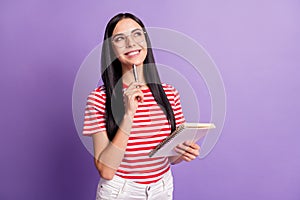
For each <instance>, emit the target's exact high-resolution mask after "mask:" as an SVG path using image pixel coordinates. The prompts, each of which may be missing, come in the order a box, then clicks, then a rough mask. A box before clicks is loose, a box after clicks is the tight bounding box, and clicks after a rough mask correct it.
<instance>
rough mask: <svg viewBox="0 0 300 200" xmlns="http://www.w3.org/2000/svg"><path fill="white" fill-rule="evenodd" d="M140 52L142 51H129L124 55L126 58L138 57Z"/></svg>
mask: <svg viewBox="0 0 300 200" xmlns="http://www.w3.org/2000/svg"><path fill="white" fill-rule="evenodd" d="M140 51H141V50H133V51H128V52H126V53H125V54H124V55H126V56H135V55H138V54H139V53H140Z"/></svg>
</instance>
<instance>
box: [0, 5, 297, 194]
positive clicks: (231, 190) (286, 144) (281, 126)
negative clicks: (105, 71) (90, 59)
mask: <svg viewBox="0 0 300 200" xmlns="http://www.w3.org/2000/svg"><path fill="white" fill-rule="evenodd" d="M187 2H188V3H184V1H180V0H176V1H174V0H172V1H171V0H165V1H159V2H155V1H147V2H145V1H130V2H128V1H126V2H125V1H114V2H112V1H76V3H75V2H74V1H67V0H64V1H62V0H61V1H34V0H28V1H18V2H12V1H1V3H0V53H1V54H0V55H1V73H0V76H1V79H0V88H1V104H0V108H1V120H0V123H1V128H2V129H1V140H0V159H1V165H0V199H1V200H2V199H3V200H6V199H9V200H10V199H44V200H46V199H49V200H50V199H78V200H79V199H94V196H95V190H96V184H97V181H98V174H97V172H96V170H95V169H94V166H93V159H92V156H91V155H90V154H89V153H88V152H87V150H86V149H85V147H84V146H83V145H82V143H81V141H80V138H79V137H78V135H77V132H76V129H75V126H74V123H73V118H72V88H73V83H74V80H75V76H76V73H77V70H78V69H79V66H80V64H81V63H82V61H83V59H84V58H85V57H86V55H87V54H88V53H89V52H90V51H91V50H92V49H93V48H94V47H95V46H96V45H97V44H98V43H99V42H101V38H102V35H103V31H104V30H103V29H104V27H105V25H106V23H107V21H108V20H109V19H110V18H111V17H112V16H113V15H114V14H116V13H118V12H124V11H129V12H133V13H135V14H136V15H137V16H139V17H140V18H141V19H142V20H143V21H144V22H145V24H146V25H147V26H157V27H164V28H170V29H175V30H178V31H180V32H183V33H185V34H187V35H189V36H191V37H192V38H194V39H195V40H196V41H197V42H199V43H200V44H202V45H203V46H204V47H205V49H206V50H207V51H208V52H209V53H210V55H211V56H212V58H213V59H214V61H215V62H216V64H217V66H218V67H219V70H220V72H221V74H222V77H223V79H224V84H225V88H226V93H227V116H226V122H225V126H224V130H223V133H222V135H221V138H220V140H219V142H218V144H217V145H216V147H215V148H214V150H213V151H212V152H211V153H210V155H209V156H208V157H206V158H205V159H203V160H195V161H194V162H192V163H183V164H180V165H178V166H175V167H174V168H173V172H174V176H175V193H174V196H175V198H174V199H178V200H180V199H195V200H196V199H197V200H198V199H205V200H219V199H228V200H229V199H243V200H250V199H260V200H264V199H278V200H279V199H280V200H281V199H285V200H299V199H300V190H299V186H300V145H299V141H300V135H299V131H298V128H297V125H298V124H299V116H298V114H299V111H300V106H299V102H300V95H299V89H300V88H299V86H300V80H299V69H298V67H299V62H300V59H299V50H300V48H299V46H300V39H299V34H300V26H299V25H300V24H299V18H300V12H299V8H300V3H299V1H296V0H282V1H280V0H276V1H271V0H268V1H267V0H263V1H259V0H252V1H239V0H232V1H220V0H219V1H197V0H194V1H187ZM297 57H298V58H297ZM169 64H170V65H171V64H172V61H171V62H170V63H169ZM174 65H176V63H175V62H174Z"/></svg>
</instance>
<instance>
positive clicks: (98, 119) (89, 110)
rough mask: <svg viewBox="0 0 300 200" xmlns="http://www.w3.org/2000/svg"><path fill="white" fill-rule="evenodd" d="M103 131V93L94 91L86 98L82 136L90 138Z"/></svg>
mask: <svg viewBox="0 0 300 200" xmlns="http://www.w3.org/2000/svg"><path fill="white" fill-rule="evenodd" d="M105 130H106V128H105V93H104V92H101V91H100V92H99V91H98V90H95V91H93V92H91V93H90V94H89V96H88V98H87V103H86V107H85V112H84V123H83V131H82V134H83V135H86V136H90V135H92V134H95V133H98V132H101V131H105Z"/></svg>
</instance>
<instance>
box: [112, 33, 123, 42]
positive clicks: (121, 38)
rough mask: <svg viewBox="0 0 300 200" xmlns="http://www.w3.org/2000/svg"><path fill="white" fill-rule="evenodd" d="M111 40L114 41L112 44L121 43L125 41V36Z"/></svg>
mask: <svg viewBox="0 0 300 200" xmlns="http://www.w3.org/2000/svg"><path fill="white" fill-rule="evenodd" d="M113 40H114V42H122V41H124V40H125V36H123V35H119V36H116V37H115V38H114V39H113Z"/></svg>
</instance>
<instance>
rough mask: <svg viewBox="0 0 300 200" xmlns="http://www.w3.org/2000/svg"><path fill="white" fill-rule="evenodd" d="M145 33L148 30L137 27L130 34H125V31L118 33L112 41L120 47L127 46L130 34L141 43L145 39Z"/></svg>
mask: <svg viewBox="0 0 300 200" xmlns="http://www.w3.org/2000/svg"><path fill="white" fill-rule="evenodd" d="M145 34H146V32H144V31H143V30H141V29H135V30H133V31H132V32H131V33H130V34H129V35H125V34H123V33H120V34H116V35H114V36H113V37H112V43H113V44H114V45H115V46H117V47H119V48H122V47H125V46H126V39H127V37H128V36H130V37H131V38H132V39H133V40H134V41H135V42H136V43H141V42H143V41H145Z"/></svg>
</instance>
